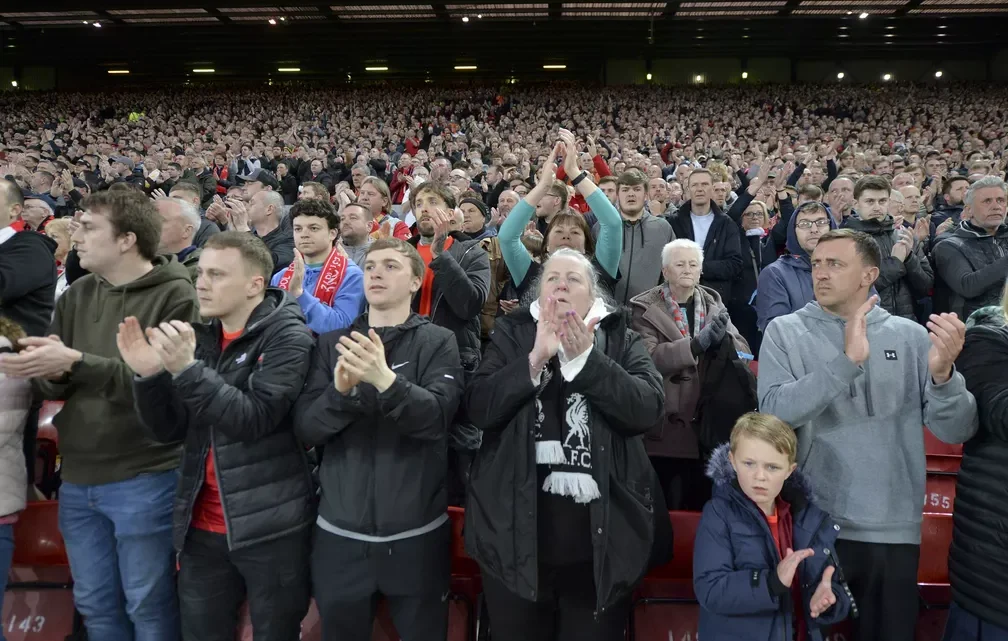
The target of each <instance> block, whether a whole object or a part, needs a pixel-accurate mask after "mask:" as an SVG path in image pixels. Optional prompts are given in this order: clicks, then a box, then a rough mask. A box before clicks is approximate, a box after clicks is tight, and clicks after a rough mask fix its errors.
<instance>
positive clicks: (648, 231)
mask: <svg viewBox="0 0 1008 641" xmlns="http://www.w3.org/2000/svg"><path fill="white" fill-rule="evenodd" d="M600 230H601V227H600V225H599V223H595V227H594V228H593V229H592V235H593V236H595V238H598V235H599V231H600ZM673 240H675V234H673V233H672V226H671V225H669V224H668V221H667V220H665V219H664V218H659V217H657V216H653V215H651V214H649V213H647V212H644V213H643V214H641V217H640V219H639V220H637V221H634V222H630V221H628V220H625V219H624V220H623V253H622V254H620V263H619V272H620V280H619V282H618V283H616V289H615V291H614V292H613V297H614V298H615V299H616V303H617V304H619V305H629V304H630V299H631V298H633V297H634V296H636V295H637V294H640V293H642V292H646V291H647V290H649V289H651V288H652V287H654V286H655V285H657V284H658V283H660V282H662V258H661V253H662V249H664V248H665V245H666V244H667V243H669V242H671V241H673Z"/></svg>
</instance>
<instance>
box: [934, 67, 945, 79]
mask: <svg viewBox="0 0 1008 641" xmlns="http://www.w3.org/2000/svg"><path fill="white" fill-rule="evenodd" d="M943 75H944V74H943V73H942V72H941V70H940V69H939V70H938V71H936V72H935V78H941V77H942V76H943Z"/></svg>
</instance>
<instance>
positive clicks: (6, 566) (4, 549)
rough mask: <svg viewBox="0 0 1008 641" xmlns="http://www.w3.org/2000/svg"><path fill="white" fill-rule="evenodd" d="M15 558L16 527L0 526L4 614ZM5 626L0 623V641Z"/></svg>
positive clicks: (0, 609) (0, 594)
mask: <svg viewBox="0 0 1008 641" xmlns="http://www.w3.org/2000/svg"><path fill="white" fill-rule="evenodd" d="M13 558H14V526H13V525H11V524H10V523H8V524H6V525H0V581H2V583H0V612H3V593H4V592H5V591H6V590H7V575H8V574H10V567H11V560H12V559H13ZM3 629H4V626H3V624H2V623H0V641H4V633H3Z"/></svg>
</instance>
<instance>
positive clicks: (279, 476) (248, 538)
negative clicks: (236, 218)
mask: <svg viewBox="0 0 1008 641" xmlns="http://www.w3.org/2000/svg"><path fill="white" fill-rule="evenodd" d="M195 330H196V358H197V359H198V360H197V361H196V363H195V364H193V365H192V366H191V367H189V368H188V369H185V370H183V371H182V372H181V373H179V374H178V375H177V376H174V377H173V376H172V375H171V374H169V373H167V372H162V373H161V374H158V375H156V376H152V377H149V378H144V379H136V380H135V381H134V383H133V393H134V397H135V405H136V409H137V413H138V414H139V416H140V420H141V421H142V422H143V424H144V426H145V427H146V428H147V429H148V430H150V431H151V432H153V434H154V436H155V438H156V439H157V440H159V441H162V442H165V443H167V442H173V441H183V440H184V442H185V448H184V450H183V454H182V479H181V481H180V482H179V486H178V493H177V495H176V498H175V510H174V516H173V519H172V521H173V532H172V534H173V537H172V538H173V541H174V544H175V549H177V550H181V549H182V546H183V544H184V543H185V539H186V534H187V533H188V530H189V523H190V521H191V519H192V510H193V505H194V504H195V502H196V498H197V497H198V496H199V491H200V489H201V488H202V487H203V479H204V476H205V474H206V457H207V452H208V451H209V448H210V447H211V446H213V455H214V468H215V470H216V474H217V484H218V486H219V487H220V493H221V505H222V506H223V510H224V520H225V522H226V523H227V538H228V547H229V548H230V549H231V550H237V549H240V548H243V547H247V546H251V545H255V544H257V543H263V542H265V541H270V540H273V539H276V538H280V537H282V536H285V535H287V534H290V533H293V532H297V531H299V530H302V529H304V528H307V527H309V526H310V525H311V524H312V522H313V520H314V496H313V487H312V480H311V467H310V465H309V463H308V459H307V455H306V452H305V449H304V448H303V447H302V446H301V444H300V443H298V440H297V438H295V436H294V430H293V427H292V425H291V420H290V417H289V415H290V410H291V407H292V406H293V405H294V401H295V400H296V399H297V397H298V394H299V393H300V392H301V387H302V383H303V382H304V379H305V375H306V374H307V373H308V364H309V355H310V353H311V347H312V336H311V333H310V332H309V331H308V328H307V327H306V326H305V324H304V317H303V316H302V315H301V308H300V306H299V305H298V304H297V301H296V300H294V299H293V298H291V297H290V296H289V295H288V294H287V293H286V292H284V291H283V290H280V289H275V288H270V289H268V290H266V298H265V299H264V300H263V302H262V303H260V304H259V306H258V307H256V308H255V310H254V311H253V312H252V315H251V316H250V317H249V320H248V323H247V325H246V327H245V330H244V331H243V332H242V334H241V335H240V336H239V337H238V338H236V339H235V340H234V341H233V342H232V343H231V344H230V345H228V346H227V348H226V349H225V350H224V351H223V352H222V351H221V337H222V333H221V324H220V321H218V320H213V321H211V322H210V323H209V324H205V325H196V326H195Z"/></svg>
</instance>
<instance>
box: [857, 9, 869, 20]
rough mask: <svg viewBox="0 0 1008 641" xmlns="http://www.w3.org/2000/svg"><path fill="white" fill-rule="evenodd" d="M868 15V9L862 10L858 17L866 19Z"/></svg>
mask: <svg viewBox="0 0 1008 641" xmlns="http://www.w3.org/2000/svg"><path fill="white" fill-rule="evenodd" d="M867 17H868V12H867V11H862V12H861V15H859V16H858V18H861V19H862V20H864V19H865V18H867Z"/></svg>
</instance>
